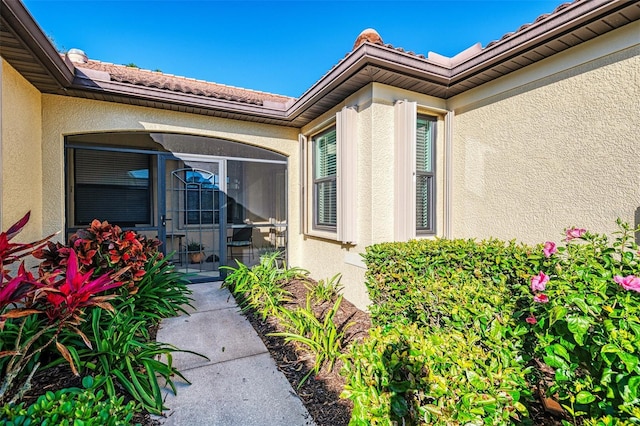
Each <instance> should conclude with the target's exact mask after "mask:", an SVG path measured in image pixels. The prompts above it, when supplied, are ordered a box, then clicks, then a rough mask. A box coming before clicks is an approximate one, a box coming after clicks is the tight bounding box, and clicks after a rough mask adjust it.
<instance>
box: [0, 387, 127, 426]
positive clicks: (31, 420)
mask: <svg viewBox="0 0 640 426" xmlns="http://www.w3.org/2000/svg"><path fill="white" fill-rule="evenodd" d="M100 381H101V379H98V380H97V383H94V380H93V379H92V378H91V377H85V378H84V379H83V381H82V383H83V386H84V387H85V389H79V388H67V389H62V390H59V391H57V392H55V393H54V392H51V391H48V392H47V393H46V394H44V395H42V396H40V397H39V398H38V400H37V401H36V402H34V403H33V404H31V405H29V406H28V407H24V403H21V404H18V405H13V404H5V405H4V406H2V407H0V420H1V421H2V424H3V425H7V426H29V425H33V426H35V425H48V424H50V425H61V426H71V425H73V426H79V425H82V426H124V425H130V424H131V422H132V419H133V413H134V412H136V411H138V407H137V406H136V404H135V402H133V401H130V402H128V403H127V404H124V398H123V397H120V398H109V399H106V398H105V397H104V392H103V391H102V390H99V389H97V385H98V386H99V384H100Z"/></svg>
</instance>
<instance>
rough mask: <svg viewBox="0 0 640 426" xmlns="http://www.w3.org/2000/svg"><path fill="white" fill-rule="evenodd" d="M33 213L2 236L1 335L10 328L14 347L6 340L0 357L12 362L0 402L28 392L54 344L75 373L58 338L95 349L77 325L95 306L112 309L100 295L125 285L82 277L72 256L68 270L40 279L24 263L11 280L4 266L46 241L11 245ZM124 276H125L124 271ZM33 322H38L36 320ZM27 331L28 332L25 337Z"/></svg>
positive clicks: (108, 279)
mask: <svg viewBox="0 0 640 426" xmlns="http://www.w3.org/2000/svg"><path fill="white" fill-rule="evenodd" d="M28 219H29V214H27V215H25V216H24V217H23V218H22V219H21V220H20V221H18V222H17V223H16V224H14V225H13V226H12V227H11V228H9V230H8V231H7V232H5V233H1V234H0V256H2V276H1V277H0V278H1V283H0V330H2V329H4V327H7V322H10V323H11V325H10V326H8V327H7V328H8V329H10V333H9V335H10V337H12V338H13V342H8V341H6V340H4V339H2V340H3V343H2V346H3V347H4V348H6V349H4V350H3V351H2V352H0V358H5V357H6V358H8V359H7V361H6V362H3V363H2V364H1V365H2V367H3V371H2V373H3V375H2V377H3V378H2V382H1V384H0V402H2V401H4V400H5V399H6V398H7V397H8V395H10V394H11V392H13V393H14V397H13V400H16V399H18V398H20V397H21V395H22V394H23V393H24V392H25V391H26V390H28V389H29V387H30V381H31V378H32V376H33V374H34V373H35V372H36V370H37V369H38V367H39V365H40V364H39V362H38V361H37V358H38V357H39V355H40V354H41V353H42V352H43V351H45V350H46V349H48V348H49V347H50V346H51V345H53V344H54V343H55V346H56V348H57V350H58V351H59V353H60V355H61V356H62V357H63V358H64V359H65V360H66V361H67V362H68V363H69V365H70V367H71V370H72V371H73V372H74V373H75V374H77V370H76V367H75V365H74V363H73V360H72V359H71V356H70V354H69V350H68V348H67V347H66V346H65V345H64V344H63V343H62V342H61V341H60V340H59V339H58V337H59V336H60V335H61V333H62V332H63V331H70V332H73V333H75V334H76V335H78V336H79V337H80V338H81V340H82V341H83V342H84V344H85V345H87V346H88V347H91V342H90V341H89V340H88V339H87V337H86V336H85V335H84V333H83V332H82V331H80V330H79V329H78V325H79V324H80V323H81V322H82V316H83V313H84V309H85V308H90V307H96V308H99V309H107V310H112V309H113V308H112V306H111V305H110V304H109V303H108V300H109V299H112V298H113V297H114V296H113V295H102V296H98V295H97V294H98V293H101V292H104V291H107V290H111V289H114V288H117V287H119V286H120V285H122V283H121V282H118V281H115V278H116V277H115V276H109V274H103V275H101V276H99V277H98V278H95V279H92V275H93V272H94V271H93V270H92V269H91V270H89V271H88V272H85V273H83V272H81V271H80V270H79V265H78V259H77V257H76V255H75V252H74V253H70V255H69V257H68V260H67V262H66V265H64V266H63V267H60V268H58V269H54V270H53V271H52V272H43V271H40V275H39V277H38V278H36V277H34V275H33V274H32V273H30V272H27V270H26V268H25V266H24V263H23V264H21V265H20V266H19V268H18V271H17V273H16V275H15V276H14V277H11V274H10V272H9V270H7V269H5V265H6V264H9V263H13V262H15V261H16V260H18V259H19V258H21V257H24V256H26V255H28V254H30V253H33V251H34V250H36V249H38V248H39V247H38V246H39V244H41V243H43V242H44V241H45V240H46V239H43V240H40V241H39V242H36V243H31V244H17V243H10V242H9V241H10V240H11V239H12V238H13V237H14V236H15V235H17V234H18V233H19V232H20V231H21V230H22V229H23V227H24V226H25V225H26V224H27V221H28ZM123 272H124V271H123ZM34 317H35V318H36V319H34ZM25 330H26V332H25ZM27 366H29V369H30V372H29V375H28V376H27V378H26V380H24V381H23V384H22V386H20V387H19V389H17V390H15V389H14V388H13V386H14V381H15V380H16V379H17V378H19V377H21V376H22V375H23V373H24V371H25V369H26V368H27Z"/></svg>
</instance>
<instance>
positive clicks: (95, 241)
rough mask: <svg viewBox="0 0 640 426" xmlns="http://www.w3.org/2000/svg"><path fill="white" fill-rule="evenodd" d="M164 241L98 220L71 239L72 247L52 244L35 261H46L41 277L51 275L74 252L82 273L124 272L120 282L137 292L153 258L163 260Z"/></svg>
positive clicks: (38, 253)
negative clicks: (139, 283)
mask: <svg viewBox="0 0 640 426" xmlns="http://www.w3.org/2000/svg"><path fill="white" fill-rule="evenodd" d="M159 245H160V241H159V240H158V239H155V238H146V237H145V236H143V235H140V234H138V233H136V232H134V231H123V230H122V229H121V228H120V227H119V226H117V225H112V224H110V223H109V222H107V221H104V222H100V221H99V220H94V221H93V222H91V226H90V227H89V228H87V229H81V230H78V232H76V233H75V234H73V235H72V236H71V237H70V238H69V245H68V246H65V245H63V244H61V243H53V242H49V243H48V244H47V247H46V248H43V249H40V250H37V251H36V252H35V253H34V257H36V258H38V259H42V260H43V262H42V263H41V264H40V270H41V273H45V272H51V271H53V270H54V269H55V268H57V267H58V266H59V265H65V264H66V262H67V259H68V258H69V255H70V252H71V251H74V252H75V253H76V255H77V257H78V260H79V263H80V265H81V270H82V271H83V272H86V271H88V270H90V269H91V270H93V273H94V274H96V275H100V274H103V273H104V272H105V271H121V270H122V273H121V276H120V280H121V281H123V282H125V283H127V288H128V289H129V291H135V287H136V283H137V282H138V281H140V280H141V279H142V277H144V274H145V265H146V263H147V262H149V261H150V260H151V259H152V257H154V256H155V260H156V261H160V260H162V254H161V253H158V246H159Z"/></svg>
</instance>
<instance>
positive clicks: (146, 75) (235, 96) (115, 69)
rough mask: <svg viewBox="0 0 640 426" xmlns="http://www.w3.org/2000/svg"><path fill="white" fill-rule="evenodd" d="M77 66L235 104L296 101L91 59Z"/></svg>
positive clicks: (121, 79) (114, 78) (126, 80)
mask: <svg viewBox="0 0 640 426" xmlns="http://www.w3.org/2000/svg"><path fill="white" fill-rule="evenodd" d="M76 66H77V67H78V68H86V69H90V70H95V71H102V72H106V73H108V74H109V76H110V79H111V81H117V82H120V83H128V84H133V85H136V86H144V87H151V88H156V89H161V90H170V91H174V92H181V93H187V94H193V95H196V96H205V97H210V98H214V99H224V100H228V101H233V102H241V103H247V104H254V105H262V104H263V102H264V101H269V102H274V103H278V104H286V103H288V102H290V101H292V100H293V99H294V98H291V97H288V96H281V95H275V94H272V93H266V92H259V91H255V90H249V89H242V88H239V87H233V86H226V85H223V84H217V83H210V82H207V81H202V80H196V79H192V78H186V77H178V76H174V75H171V74H163V73H161V72H157V71H149V70H143V69H140V68H133V67H127V66H124V65H115V64H110V63H107V62H100V61H94V60H89V61H87V62H86V63H82V64H76Z"/></svg>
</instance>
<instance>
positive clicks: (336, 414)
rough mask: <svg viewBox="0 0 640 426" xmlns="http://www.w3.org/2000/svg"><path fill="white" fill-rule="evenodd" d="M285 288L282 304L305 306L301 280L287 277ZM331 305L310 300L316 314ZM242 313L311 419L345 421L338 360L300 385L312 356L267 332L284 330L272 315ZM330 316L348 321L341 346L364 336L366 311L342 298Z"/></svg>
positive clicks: (333, 425)
mask: <svg viewBox="0 0 640 426" xmlns="http://www.w3.org/2000/svg"><path fill="white" fill-rule="evenodd" d="M285 289H286V290H287V291H289V292H290V293H291V301H290V302H289V303H287V304H286V305H285V306H286V307H287V308H289V309H295V308H296V306H301V307H305V305H306V294H307V288H306V287H305V284H304V282H303V281H298V280H294V281H291V282H289V283H288V284H287V285H286V286H285ZM332 306H333V302H323V303H321V304H317V303H314V304H313V311H314V313H315V314H316V316H317V317H322V316H324V313H325V312H326V311H327V310H328V309H330V308H331V307H332ZM246 316H247V318H248V319H249V321H250V322H251V325H253V328H254V329H255V330H256V332H257V333H258V335H259V336H260V338H261V339H262V341H263V342H264V344H265V346H266V347H267V349H268V350H269V352H270V353H271V356H272V357H273V359H274V360H275V362H276V364H277V365H278V369H280V371H282V372H283V373H284V375H285V376H286V377H287V379H288V380H289V383H291V386H292V387H293V389H294V390H295V391H296V392H297V394H298V397H300V399H301V400H302V402H303V403H304V405H305V407H306V408H307V411H309V414H311V416H312V417H313V420H314V421H315V423H316V424H317V425H318V426H342V425H348V424H349V419H350V418H351V409H352V404H351V401H349V400H347V399H341V398H340V393H341V392H342V390H343V389H344V385H345V379H344V377H342V376H341V375H340V373H339V372H340V369H341V368H342V363H341V362H340V361H339V360H338V361H337V362H336V363H335V365H334V366H333V369H332V370H331V371H327V369H326V368H323V369H322V370H320V373H319V374H318V375H317V376H314V375H313V374H312V375H311V376H310V377H309V378H308V379H307V380H306V381H305V382H304V383H303V384H302V386H300V382H301V381H302V380H303V378H304V377H305V376H306V375H307V374H308V373H309V371H311V370H312V369H313V361H314V360H313V356H312V355H309V354H307V353H305V352H304V351H303V350H301V349H298V348H296V347H295V346H294V345H293V344H292V343H285V342H284V338H282V337H276V336H269V333H274V332H279V331H284V330H283V329H282V328H281V327H280V326H279V324H278V323H277V321H275V320H274V319H267V320H266V321H262V318H261V317H260V316H259V315H256V314H254V313H252V312H247V314H246ZM333 319H334V322H335V323H336V325H337V326H338V327H339V329H340V328H343V327H345V326H346V325H347V324H349V323H352V325H351V326H349V327H348V328H347V329H346V330H345V343H344V346H345V347H346V346H347V345H348V344H349V343H350V342H352V341H354V340H361V339H363V338H365V337H366V336H367V332H368V330H369V328H370V327H371V320H370V318H369V315H368V314H367V313H366V312H363V311H361V310H359V309H358V308H356V307H355V306H354V305H353V304H352V303H351V302H349V301H348V300H346V299H343V300H342V303H341V304H340V309H339V310H338V312H336V314H335V316H334V317H333Z"/></svg>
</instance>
